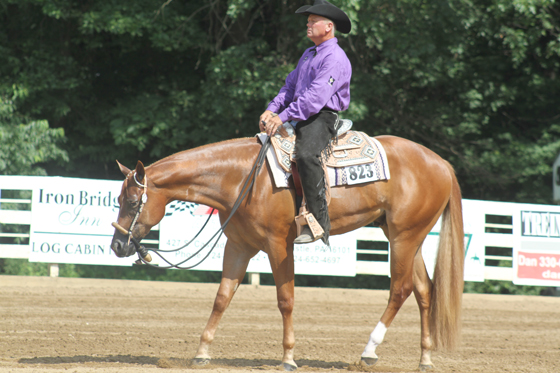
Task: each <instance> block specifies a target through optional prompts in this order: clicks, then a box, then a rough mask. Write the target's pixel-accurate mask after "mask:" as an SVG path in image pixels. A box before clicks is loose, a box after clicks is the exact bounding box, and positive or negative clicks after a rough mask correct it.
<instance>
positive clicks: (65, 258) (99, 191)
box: [29, 177, 134, 265]
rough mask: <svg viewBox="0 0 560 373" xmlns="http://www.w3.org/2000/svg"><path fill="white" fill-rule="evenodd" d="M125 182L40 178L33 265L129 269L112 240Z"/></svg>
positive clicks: (34, 213)
mask: <svg viewBox="0 0 560 373" xmlns="http://www.w3.org/2000/svg"><path fill="white" fill-rule="evenodd" d="M121 186H122V181H110V180H92V179H76V178H57V177H43V178H39V179H38V180H37V182H36V183H34V184H33V198H32V207H31V210H32V220H31V237H30V253H29V261H30V262H48V263H74V264H101V265H103V264H105V265H131V264H132V263H133V261H134V257H131V258H127V259H123V258H117V257H116V256H115V254H114V253H113V251H112V250H111V247H110V244H111V238H112V236H113V233H114V228H113V227H112V226H111V222H113V221H116V219H117V215H118V211H119V204H118V200H117V199H118V196H119V194H120V191H121Z"/></svg>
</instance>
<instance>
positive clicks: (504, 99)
mask: <svg viewBox="0 0 560 373" xmlns="http://www.w3.org/2000/svg"><path fill="white" fill-rule="evenodd" d="M310 2H311V1H308V3H310ZM333 2H334V3H336V4H337V5H338V6H340V7H341V8H342V9H344V10H345V11H346V12H347V13H348V14H349V16H350V17H351V19H352V22H353V31H352V33H351V34H350V35H348V36H346V35H338V37H339V42H340V44H341V46H342V47H343V48H344V49H345V50H346V52H347V54H348V56H349V58H350V60H351V61H352V64H353V69H354V74H353V80H352V103H351V107H350V109H349V110H348V111H347V112H346V113H343V115H344V116H345V117H347V118H350V119H353V120H354V123H355V128H357V129H360V130H364V131H366V132H368V133H369V134H371V135H381V134H392V135H397V136H402V137H405V138H409V139H411V140H413V141H417V142H419V143H421V144H423V145H425V146H427V147H428V148H430V149H432V150H434V151H436V152H437V153H439V154H440V155H441V156H442V157H444V158H445V159H448V160H449V161H450V162H451V163H452V164H453V165H454V167H455V169H456V171H457V173H458V177H459V182H460V184H461V185H462V187H463V191H464V196H465V197H466V198H476V199H491V200H507V201H524V202H542V203H550V199H551V198H550V196H551V193H550V185H551V181H552V180H551V165H552V162H553V160H554V157H555V156H556V155H557V154H558V152H559V151H560V136H559V135H560V111H559V109H558V99H557V97H559V95H560V92H559V90H560V84H558V79H559V77H558V75H559V74H558V73H559V69H560V56H559V55H560V21H559V20H560V5H559V4H558V3H557V2H556V1H553V0H430V1H428V0H391V1H389V0H372V1H365V0H338V1H333ZM304 3H305V2H304ZM301 5H303V3H302V2H301V1H297V2H296V1H293V0H264V1H262V0H197V1H193V0H186V1H177V0H166V1H165V0H161V1H160V2H154V1H147V0H121V1H112V2H107V1H100V0H85V1H83V0H82V1H77V0H2V1H0V18H1V20H2V22H1V23H0V97H1V100H2V101H1V102H0V104H1V106H0V115H1V117H0V119H1V122H0V123H1V124H0V136H1V141H0V151H1V153H0V172H2V173H20V174H26V173H39V172H41V171H40V170H41V168H38V167H39V166H40V167H43V168H44V169H46V170H47V171H48V172H49V173H50V174H53V175H54V174H57V175H64V176H77V177H92V178H119V177H120V175H119V174H118V169H117V167H115V164H114V160H115V159H119V160H120V161H121V162H123V163H125V164H129V165H133V164H134V163H135V162H136V160H137V159H141V160H142V161H144V162H145V163H150V162H153V161H155V160H157V159H159V158H162V157H164V156H167V155H169V154H171V153H174V152H177V151H180V150H183V149H187V148H191V147H194V146H198V145H202V144H206V143H209V142H215V141H219V140H223V139H228V138H232V137H241V136H252V135H254V134H255V132H256V131H258V129H257V128H258V127H257V118H258V116H259V115H260V113H261V112H262V111H263V110H264V109H265V107H266V104H267V103H268V101H269V100H270V99H271V98H272V97H273V96H274V95H275V93H276V92H277V91H278V89H279V88H280V87H281V86H282V84H283V81H284V78H285V76H286V75H287V73H288V72H289V71H290V70H291V69H293V68H294V66H295V64H296V63H297V60H298V58H299V56H300V55H301V53H302V51H303V50H304V48H306V47H308V46H309V45H310V42H309V40H307V39H306V38H305V33H304V27H305V18H304V17H300V16H297V15H295V14H294V11H295V9H297V8H298V7H299V6H301ZM19 92H24V94H20V93H19ZM18 149H25V150H24V151H21V150H18ZM65 161H66V162H65Z"/></svg>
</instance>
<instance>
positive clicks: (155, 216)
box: [111, 161, 165, 258]
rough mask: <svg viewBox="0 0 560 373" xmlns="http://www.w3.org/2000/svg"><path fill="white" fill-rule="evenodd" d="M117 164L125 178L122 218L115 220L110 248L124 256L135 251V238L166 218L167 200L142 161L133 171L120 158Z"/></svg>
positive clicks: (119, 255) (121, 199)
mask: <svg viewBox="0 0 560 373" xmlns="http://www.w3.org/2000/svg"><path fill="white" fill-rule="evenodd" d="M117 164H118V165H119V168H120V170H121V172H122V173H123V174H124V175H125V180H124V182H123V185H122V189H121V194H120V196H119V205H120V209H119V217H118V220H117V223H113V225H114V226H115V228H116V229H115V234H114V235H113V240H112V241H111V249H112V250H113V251H114V252H115V254H116V255H117V256H118V257H119V258H123V257H127V256H131V255H133V254H135V253H136V246H135V245H134V240H136V241H137V242H140V240H142V238H144V237H145V236H146V235H147V234H148V232H149V231H150V229H151V228H152V227H153V226H154V225H156V224H158V223H159V222H160V220H161V219H162V218H163V216H164V214H165V201H163V200H162V197H161V196H160V195H158V193H157V192H155V191H154V188H153V184H152V183H151V181H150V180H148V177H147V176H146V170H145V169H144V165H143V164H142V162H140V161H138V163H137V164H136V168H135V169H134V170H132V171H131V170H129V169H128V168H126V167H125V166H123V165H121V164H120V163H119V162H118V161H117Z"/></svg>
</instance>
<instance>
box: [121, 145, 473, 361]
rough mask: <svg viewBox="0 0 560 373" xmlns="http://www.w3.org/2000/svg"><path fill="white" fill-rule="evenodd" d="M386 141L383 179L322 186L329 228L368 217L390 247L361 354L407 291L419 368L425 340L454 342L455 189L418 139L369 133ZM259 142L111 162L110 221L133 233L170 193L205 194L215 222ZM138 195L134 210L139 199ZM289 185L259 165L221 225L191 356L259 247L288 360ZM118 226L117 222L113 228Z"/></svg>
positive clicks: (154, 216)
mask: <svg viewBox="0 0 560 373" xmlns="http://www.w3.org/2000/svg"><path fill="white" fill-rule="evenodd" d="M377 139H378V140H379V141H380V142H381V144H382V145H383V147H384V148H385V152H386V153H387V157H388V163H389V166H390V170H391V179H390V180H388V181H382V182H373V183H368V184H361V185H357V186H344V187H337V188H333V189H332V190H331V203H330V206H329V213H330V217H331V224H332V229H331V233H332V234H341V233H345V232H349V231H351V230H354V229H356V228H360V227H363V226H364V225H367V224H370V223H372V222H375V223H377V224H378V225H379V226H380V227H381V228H382V229H383V232H384V233H385V235H386V236H387V238H388V240H389V243H390V250H391V256H390V257H391V263H390V269H391V289H390V296H389V302H388V305H387V308H386V310H385V312H384V313H383V315H382V316H381V320H380V321H379V323H378V324H377V326H376V327H375V329H374V330H373V332H372V333H371V335H370V338H369V342H368V343H367V345H366V347H365V350H364V352H363V354H362V361H363V362H364V363H366V364H368V365H369V364H373V363H375V362H376V361H377V355H376V353H375V349H376V347H377V346H378V345H379V344H380V343H381V342H382V340H383V337H384V335H385V332H386V330H387V328H388V327H389V326H390V325H391V322H392V321H393V319H394V318H395V316H396V314H397V312H398V311H399V309H400V307H401V306H402V304H403V303H404V301H405V300H406V299H407V298H408V296H409V295H410V293H411V292H414V295H415V296H416V300H417V302H418V306H419V308H420V315H421V342H420V345H421V358H420V368H421V369H426V368H431V367H432V366H433V364H432V361H431V351H432V349H433V348H437V347H440V348H453V347H455V345H456V343H457V341H458V338H459V332H460V313H461V299H462V292H463V261H464V244H463V242H464V241H463V239H464V238H463V218H462V209H461V191H460V189H459V185H458V183H457V179H456V177H455V173H454V171H453V169H452V167H451V166H450V165H449V163H447V162H446V161H444V160H443V159H442V158H440V157H439V156H438V155H436V154H435V153H434V152H432V151H430V150H428V149H427V148H425V147H423V146H421V145H419V144H416V143H414V142H411V141H408V140H405V139H402V138H398V137H392V136H381V137H377ZM260 149H261V145H260V143H259V142H258V140H257V139H256V138H244V139H235V140H229V141H224V142H220V143H216V144H210V145H206V146H201V147H198V148H195V149H191V150H187V151H183V152H180V153H177V154H174V155H171V156H169V157H167V158H164V159H162V160H159V161H157V162H156V163H154V164H152V165H151V166H148V167H146V168H144V166H143V165H142V163H141V162H138V164H137V165H136V169H135V170H132V171H131V170H129V169H128V168H126V167H124V166H122V165H120V164H119V167H120V169H121V171H122V172H123V174H124V175H125V176H126V179H125V181H124V183H123V186H122V191H121V195H120V197H119V203H120V211H119V218H118V222H117V223H118V224H119V225H120V226H121V227H122V228H124V229H125V230H129V228H127V227H131V224H132V223H133V220H135V217H137V221H135V224H134V225H133V229H132V232H131V233H132V235H133V237H134V238H135V239H136V240H137V241H140V239H142V238H143V237H145V236H146V235H147V234H148V232H149V231H150V229H151V228H152V227H153V226H154V225H156V224H158V223H159V222H160V220H161V219H162V218H163V216H164V214H165V206H166V205H167V204H168V203H170V202H171V201H174V200H181V201H189V202H195V203H199V204H204V205H207V206H210V207H213V208H216V209H217V210H218V211H219V215H220V220H221V221H222V223H223V222H224V221H225V219H227V217H228V216H229V214H230V211H231V209H232V205H233V204H234V201H235V200H236V198H237V197H238V195H239V194H240V193H241V192H242V190H241V189H242V185H243V182H244V180H245V178H246V177H247V176H248V175H249V173H250V172H251V168H252V165H253V163H254V161H255V159H256V157H257V154H258V153H259V150H260ZM144 194H146V196H147V197H148V198H147V200H145V204H144V205H143V209H142V211H141V213H140V214H139V216H136V215H138V214H137V212H138V211H139V208H138V206H139V204H140V200H141V199H142V198H145V197H146V196H144ZM294 198H295V192H294V190H290V189H278V188H276V187H275V185H274V183H273V181H272V174H271V171H270V169H269V168H268V165H266V166H265V167H264V168H263V169H262V170H261V172H260V173H259V175H258V176H257V178H256V181H255V185H254V187H253V190H252V191H251V192H250V193H249V195H248V197H247V198H246V199H245V200H244V201H243V203H242V204H241V206H240V207H239V209H238V210H237V212H236V213H235V214H234V215H233V217H232V219H231V220H230V222H229V224H228V225H227V227H226V229H225V235H226V236H227V243H226V246H225V253H224V262H223V272H222V280H221V283H220V286H219V289H218V293H217V295H216V299H215V301H214V307H213V309H212V313H211V315H210V318H209V320H208V323H207V325H206V327H205V329H204V331H203V333H202V335H201V337H200V344H199V347H198V351H197V353H196V356H195V360H194V361H195V362H197V363H201V364H202V363H206V362H208V360H209V359H210V354H209V347H210V344H211V343H212V340H213V339H214V334H215V332H216V329H217V327H218V323H219V322H220V319H221V318H222V315H223V314H224V311H225V310H226V308H227V307H228V305H229V303H230V301H231V299H232V297H233V295H234V293H235V291H236V290H237V288H238V286H239V284H240V283H241V282H242V280H243V278H244V275H245V272H246V269H247V265H248V263H249V260H250V259H251V258H252V257H253V256H255V255H256V254H257V253H258V252H259V251H260V250H262V251H264V252H265V253H267V254H268V258H269V260H270V266H271V267H272V273H273V276H274V281H275V283H276V289H277V298H278V308H279V309H280V313H281V314H282V320H283V327H284V332H283V342H282V344H283V348H284V355H283V358H282V363H283V367H284V369H285V370H295V369H296V368H297V365H296V363H295V361H294V344H295V337H294V328H293V319H292V310H293V308H294V257H293V241H294V238H295V237H296V225H295V223H294V216H295V215H296V209H295V203H294ZM442 214H443V217H442V227H441V232H440V242H439V249H438V250H439V251H438V255H437V264H436V267H435V273H434V276H433V280H430V278H429V277H428V274H427V272H426V268H425V265H424V261H423V259H422V255H421V247H422V242H423V241H424V239H425V238H426V235H427V234H428V233H429V232H430V230H431V229H432V227H433V226H434V225H435V224H436V222H437V220H438V218H439V217H440V215H442ZM122 228H121V230H122ZM111 248H112V249H113V251H114V252H115V253H116V255H117V256H119V257H124V256H130V255H133V254H134V253H135V251H136V250H135V246H134V245H133V244H132V243H130V240H128V237H127V235H123V234H122V233H121V232H119V231H118V230H117V231H115V234H114V236H113V241H112V243H111Z"/></svg>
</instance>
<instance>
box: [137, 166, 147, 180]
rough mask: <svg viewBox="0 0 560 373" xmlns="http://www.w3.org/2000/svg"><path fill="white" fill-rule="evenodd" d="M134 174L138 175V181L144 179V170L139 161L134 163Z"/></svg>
mask: <svg viewBox="0 0 560 373" xmlns="http://www.w3.org/2000/svg"><path fill="white" fill-rule="evenodd" d="M136 175H138V180H139V181H142V180H144V177H145V176H146V170H145V169H144V165H143V164H142V162H140V161H138V163H136Z"/></svg>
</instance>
